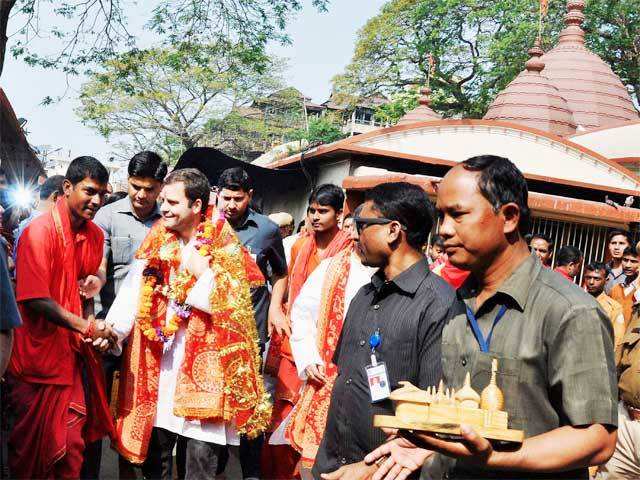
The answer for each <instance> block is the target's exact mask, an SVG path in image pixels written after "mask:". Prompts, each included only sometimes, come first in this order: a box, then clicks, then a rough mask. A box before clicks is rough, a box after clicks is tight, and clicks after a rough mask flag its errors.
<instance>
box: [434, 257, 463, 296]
mask: <svg viewBox="0 0 640 480" xmlns="http://www.w3.org/2000/svg"><path fill="white" fill-rule="evenodd" d="M432 271H433V273H435V274H436V275H439V276H440V277H442V279H443V280H444V281H445V282H447V283H448V284H449V285H451V287H452V288H453V289H454V290H457V289H458V288H460V285H462V284H463V283H464V282H465V280H466V279H467V277H468V276H469V274H470V273H471V272H469V271H467V270H462V269H460V268H458V267H456V266H455V265H453V264H452V263H451V262H450V261H449V259H448V258H447V260H446V261H445V262H444V263H441V264H440V265H437V266H436V267H434V268H432Z"/></svg>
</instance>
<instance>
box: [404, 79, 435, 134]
mask: <svg viewBox="0 0 640 480" xmlns="http://www.w3.org/2000/svg"><path fill="white" fill-rule="evenodd" d="M430 94H431V89H430V88H429V87H424V88H422V89H420V98H419V99H418V103H419V105H418V106H417V107H416V108H414V109H413V110H411V111H410V112H407V113H405V114H404V116H403V117H402V118H401V119H400V120H399V121H398V125H406V124H408V123H416V122H430V121H434V120H441V119H442V116H441V115H438V114H437V113H436V112H434V111H433V110H431V108H430V107H429V105H431V98H430V97H429V95H430Z"/></svg>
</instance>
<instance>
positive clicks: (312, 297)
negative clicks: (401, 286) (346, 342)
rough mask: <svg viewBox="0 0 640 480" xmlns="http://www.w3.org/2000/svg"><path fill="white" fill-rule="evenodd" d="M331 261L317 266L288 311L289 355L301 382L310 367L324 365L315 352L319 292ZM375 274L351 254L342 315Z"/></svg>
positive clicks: (316, 350)
mask: <svg viewBox="0 0 640 480" xmlns="http://www.w3.org/2000/svg"><path fill="white" fill-rule="evenodd" d="M332 259H333V257H332V258H327V259H326V260H323V261H322V262H320V265H318V266H317V267H316V269H315V270H314V271H313V272H312V273H311V275H309V278H307V280H306V282H304V285H303V286H302V289H301V290H300V293H299V294H298V297H297V298H296V300H295V302H294V303H293V306H292V307H291V338H290V339H289V341H290V342H291V352H292V353H293V359H294V360H295V362H296V369H297V370H298V375H299V376H300V378H301V379H303V380H305V379H306V377H307V376H306V373H305V369H306V368H307V367H308V366H309V365H323V364H324V362H323V361H322V359H321V358H320V352H319V351H318V345H317V344H318V315H319V313H320V303H321V300H322V288H323V284H324V280H325V277H326V274H327V269H328V268H329V263H330V262H331V260H332ZM375 271H376V270H375V269H374V268H369V267H365V266H364V265H362V263H361V262H360V260H359V259H358V257H357V255H356V254H355V253H352V254H351V269H350V271H349V278H348V279H347V285H346V287H345V295H344V296H345V298H344V315H345V317H346V315H347V309H348V308H349V304H350V303H351V300H353V297H355V296H356V293H358V290H360V288H361V287H362V286H364V285H366V284H367V283H369V282H371V276H372V275H373V274H374V272H375Z"/></svg>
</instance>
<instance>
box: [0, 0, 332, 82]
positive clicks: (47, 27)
mask: <svg viewBox="0 0 640 480" xmlns="http://www.w3.org/2000/svg"><path fill="white" fill-rule="evenodd" d="M328 2H329V0H312V4H313V5H314V6H315V7H316V8H318V9H319V10H320V11H324V10H326V8H327V5H328ZM142 6H144V7H145V8H144V10H142ZM301 9H302V1H301V0H202V1H194V0H148V1H147V0H145V1H144V2H136V1H135V0H63V1H59V0H0V74H1V73H2V65H3V63H4V54H5V51H6V46H7V40H8V39H7V33H9V34H10V35H11V52H12V54H13V55H14V56H16V57H22V58H24V59H25V60H26V61H27V62H28V63H29V64H32V65H39V66H43V67H48V68H60V69H62V70H63V71H65V72H67V73H69V74H77V73H79V72H81V71H83V70H84V68H85V67H86V66H90V65H94V64H97V63H100V62H102V61H104V60H106V59H108V58H113V57H114V56H115V55H117V54H118V53H121V52H122V51H124V50H127V49H130V48H135V47H138V48H142V47H141V46H140V45H137V41H138V40H139V35H137V34H139V33H140V28H141V27H140V26H139V23H140V21H141V20H142V25H143V26H144V30H145V31H146V32H147V34H148V35H150V36H155V37H156V38H157V40H158V42H157V43H158V44H162V45H164V46H165V47H167V46H171V45H175V44H176V43H206V44H212V43H218V42H223V43H226V42H232V43H234V44H241V45H243V46H244V48H245V50H246V51H247V52H252V56H253V55H255V54H256V53H262V52H264V48H265V46H266V44H267V42H269V41H279V42H283V43H286V42H288V41H289V37H288V36H287V34H286V32H285V27H286V24H287V21H288V20H290V18H291V17H292V16H293V15H294V14H295V13H296V12H298V11H300V10H301ZM140 12H143V15H145V16H146V18H143V19H140V18H138V17H139V16H140ZM132 18H134V19H135V23H136V25H135V26H133V27H132V25H131V19H132ZM132 29H135V30H137V31H132ZM42 37H44V38H48V39H50V40H51V48H50V49H49V51H47V52H43V51H39V50H34V49H33V43H32V40H33V39H34V38H42ZM263 66H265V65H263Z"/></svg>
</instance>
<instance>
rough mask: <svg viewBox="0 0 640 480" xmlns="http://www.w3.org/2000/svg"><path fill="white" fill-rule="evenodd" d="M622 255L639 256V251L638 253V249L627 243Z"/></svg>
mask: <svg viewBox="0 0 640 480" xmlns="http://www.w3.org/2000/svg"><path fill="white" fill-rule="evenodd" d="M622 256H623V257H626V256H631V257H640V253H638V251H637V250H636V249H635V248H634V247H632V246H631V245H629V246H628V247H627V248H625V249H624V252H622Z"/></svg>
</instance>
